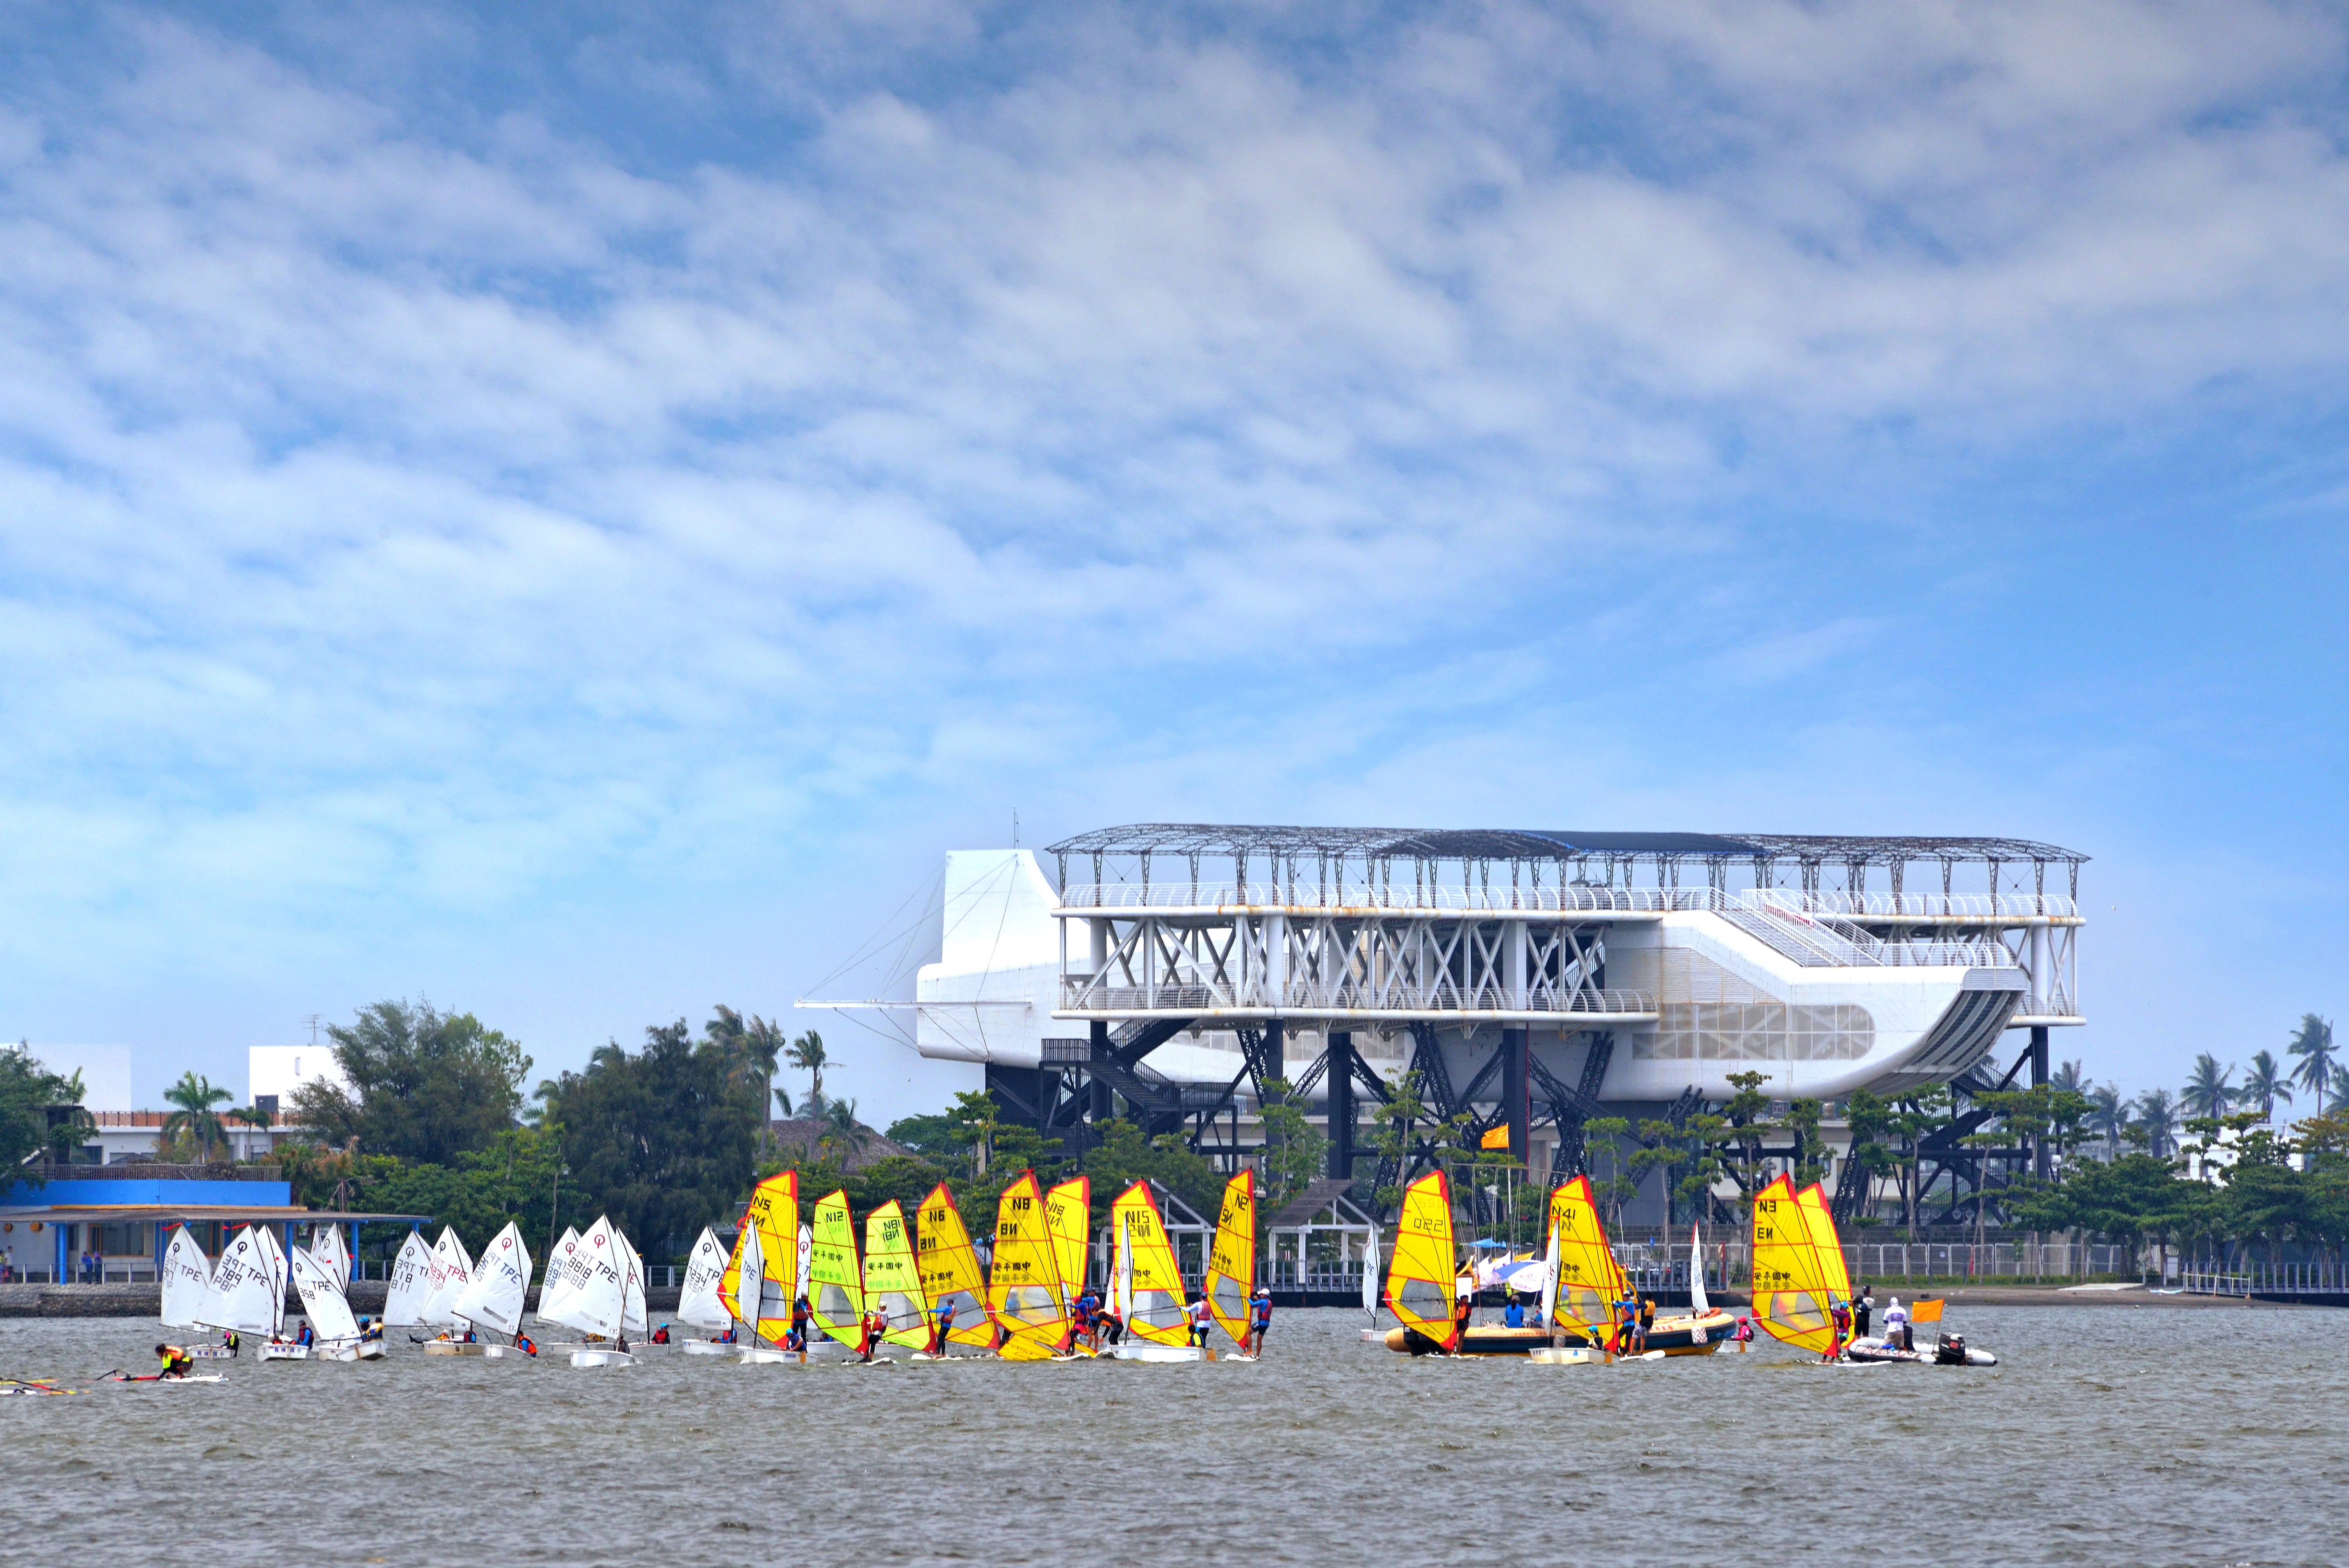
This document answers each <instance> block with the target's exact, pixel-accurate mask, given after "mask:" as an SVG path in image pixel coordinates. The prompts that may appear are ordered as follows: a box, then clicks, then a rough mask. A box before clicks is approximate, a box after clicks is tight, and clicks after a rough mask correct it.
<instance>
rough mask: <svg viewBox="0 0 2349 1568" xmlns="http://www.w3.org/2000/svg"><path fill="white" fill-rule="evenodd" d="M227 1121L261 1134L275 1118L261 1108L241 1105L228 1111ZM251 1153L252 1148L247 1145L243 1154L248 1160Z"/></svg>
mask: <svg viewBox="0 0 2349 1568" xmlns="http://www.w3.org/2000/svg"><path fill="white" fill-rule="evenodd" d="M227 1119H229V1120H230V1121H235V1122H242V1123H243V1125H245V1126H246V1127H251V1128H256V1129H258V1130H261V1131H263V1132H266V1131H268V1130H269V1124H270V1123H271V1122H272V1121H274V1120H275V1119H276V1118H274V1117H273V1116H271V1115H270V1114H269V1112H267V1111H265V1110H264V1109H261V1107H259V1106H257V1105H243V1106H239V1107H237V1109H234V1110H232V1111H230V1112H229V1113H228V1117H227ZM264 1147H266V1145H265V1144H264ZM252 1153H253V1150H252V1147H251V1146H250V1145H248V1146H247V1147H246V1149H245V1154H246V1156H247V1157H248V1158H250V1157H251V1156H252Z"/></svg>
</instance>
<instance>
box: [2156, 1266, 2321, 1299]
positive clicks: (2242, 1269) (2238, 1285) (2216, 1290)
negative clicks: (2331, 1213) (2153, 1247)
mask: <svg viewBox="0 0 2349 1568" xmlns="http://www.w3.org/2000/svg"><path fill="white" fill-rule="evenodd" d="M2174 1277H2175V1278H2176V1279H2177V1281H2178V1286H2179V1287H2180V1288H2181V1289H2183V1290H2184V1291H2185V1292H2186V1294H2187V1295H2338V1296H2344V1297H2349V1274H2344V1271H2343V1269H2342V1266H2341V1264H2338V1263H2337V1262H2333V1261H2331V1260H2322V1261H2316V1262H2310V1263H2295V1264H2240V1265H2239V1266H2237V1267H2235V1268H2232V1269H2226V1270H2208V1269H2183V1270H2180V1271H2179V1272H2178V1274H2176V1275H2175V1276H2174Z"/></svg>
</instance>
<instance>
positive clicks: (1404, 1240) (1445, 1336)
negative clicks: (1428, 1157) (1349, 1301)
mask: <svg viewBox="0 0 2349 1568" xmlns="http://www.w3.org/2000/svg"><path fill="white" fill-rule="evenodd" d="M1457 1262H1458V1255H1457V1253H1456V1252H1455V1250H1454V1247H1453V1244H1452V1185H1451V1183H1450V1182H1448V1181H1445V1180H1444V1172H1443V1171H1429V1172H1428V1173H1427V1174H1426V1175H1424V1176H1423V1177H1421V1178H1420V1179H1419V1180H1418V1181H1414V1182H1413V1183H1412V1184H1411V1185H1410V1186H1408V1187H1406V1188H1404V1189H1403V1192H1402V1216H1401V1218H1400V1219H1398V1220H1397V1222H1396V1224H1395V1244H1394V1256H1393V1257H1392V1258H1391V1259H1389V1260H1388V1263H1387V1310H1388V1311H1389V1312H1392V1313H1393V1314H1394V1315H1395V1317H1396V1319H1397V1321H1399V1322H1401V1323H1402V1326H1404V1327H1406V1328H1416V1329H1418V1330H1419V1331H1420V1332H1421V1333H1422V1334H1424V1335H1426V1336H1428V1337H1429V1338H1430V1339H1433V1340H1435V1341H1437V1342H1438V1343H1440V1344H1442V1345H1443V1346H1444V1348H1445V1349H1447V1350H1448V1349H1450V1348H1452V1342H1453V1340H1454V1338H1456V1337H1457V1336H1458V1333H1459V1330H1458V1328H1457V1327H1456V1326H1454V1323H1453V1320H1452V1311H1453V1295H1452V1290H1453V1284H1452V1282H1453V1280H1454V1278H1455V1277H1457V1274H1456V1269H1455V1264H1456V1263H1457Z"/></svg>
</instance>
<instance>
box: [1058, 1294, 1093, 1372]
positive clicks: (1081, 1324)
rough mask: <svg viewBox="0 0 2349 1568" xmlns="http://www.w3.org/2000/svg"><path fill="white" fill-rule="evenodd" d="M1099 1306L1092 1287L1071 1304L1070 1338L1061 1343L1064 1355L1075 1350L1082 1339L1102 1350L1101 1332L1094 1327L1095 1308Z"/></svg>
mask: <svg viewBox="0 0 2349 1568" xmlns="http://www.w3.org/2000/svg"><path fill="white" fill-rule="evenodd" d="M1097 1305H1100V1302H1099V1300H1098V1298H1096V1297H1095V1296H1094V1295H1093V1293H1092V1286H1090V1285H1088V1286H1086V1287H1085V1289H1084V1290H1083V1291H1081V1293H1079V1295H1078V1296H1077V1299H1076V1300H1074V1301H1072V1302H1071V1303H1069V1336H1068V1338H1066V1339H1064V1340H1062V1341H1061V1354H1062V1355H1064V1356H1065V1355H1067V1354H1068V1353H1069V1352H1070V1351H1071V1350H1074V1349H1075V1348H1076V1347H1077V1341H1078V1340H1080V1339H1081V1340H1083V1341H1084V1342H1085V1343H1086V1344H1087V1345H1088V1346H1091V1347H1092V1348H1093V1349H1095V1350H1098V1349H1100V1348H1101V1331H1100V1330H1099V1329H1097V1328H1095V1327H1094V1326H1093V1308H1094V1307H1095V1306H1097Z"/></svg>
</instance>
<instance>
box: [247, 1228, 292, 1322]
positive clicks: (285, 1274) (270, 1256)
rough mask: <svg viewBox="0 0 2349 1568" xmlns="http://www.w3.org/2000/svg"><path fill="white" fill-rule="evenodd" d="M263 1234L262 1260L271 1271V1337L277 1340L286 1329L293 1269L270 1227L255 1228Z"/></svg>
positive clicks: (261, 1237)
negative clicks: (286, 1305) (286, 1304)
mask: <svg viewBox="0 0 2349 1568" xmlns="http://www.w3.org/2000/svg"><path fill="white" fill-rule="evenodd" d="M254 1229H255V1230H257V1231H259V1232H260V1233H261V1235H260V1243H259V1244H260V1247H261V1259H262V1262H263V1264H265V1265H266V1266H267V1268H268V1270H269V1312H270V1320H269V1336H270V1337H271V1338H272V1339H275V1338H277V1337H278V1336H280V1335H281V1334H282V1333H284V1331H285V1287H286V1286H287V1285H289V1284H292V1283H293V1281H292V1279H291V1278H290V1277H289V1276H290V1275H291V1274H292V1272H293V1271H292V1270H291V1268H289V1267H288V1266H287V1264H286V1261H285V1248H283V1247H281V1246H279V1245H278V1244H277V1233H276V1231H275V1230H274V1229H273V1228H272V1227H270V1226H268V1225H256V1226H255V1227H254Z"/></svg>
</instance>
